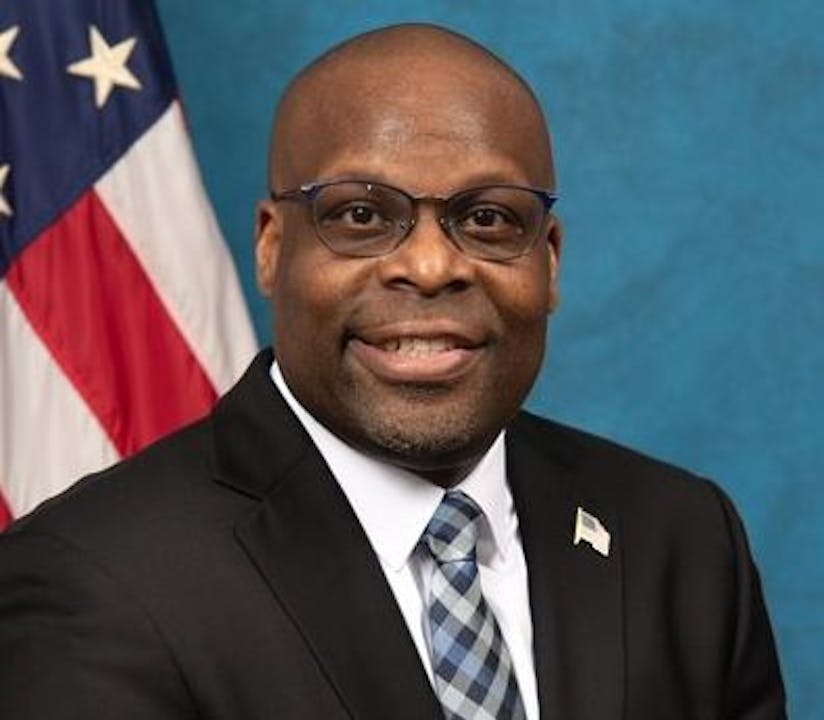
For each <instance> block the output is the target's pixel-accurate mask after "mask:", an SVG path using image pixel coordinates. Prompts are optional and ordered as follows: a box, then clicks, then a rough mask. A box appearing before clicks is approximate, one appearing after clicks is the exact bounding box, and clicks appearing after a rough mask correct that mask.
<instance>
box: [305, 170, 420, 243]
mask: <svg viewBox="0 0 824 720" xmlns="http://www.w3.org/2000/svg"><path fill="white" fill-rule="evenodd" d="M313 212H314V216H315V224H316V226H317V229H318V233H319V234H320V236H321V238H322V239H323V241H324V242H325V243H326V245H327V246H328V247H329V249H330V250H332V251H333V252H337V253H340V254H342V255H350V256H353V257H370V256H374V255H381V254H383V253H386V252H390V251H391V250H392V249H393V248H394V246H395V244H396V243H397V242H398V240H399V239H400V238H401V237H402V236H403V235H404V233H405V229H406V227H408V223H409V222H410V220H411V218H412V212H413V211H412V203H411V201H410V200H409V198H408V197H406V195H404V194H403V193H402V192H400V191H399V190H396V189H394V188H391V187H387V186H385V185H379V184H375V183H365V182H350V181H345V182H337V183H330V184H328V185H324V186H323V187H322V188H320V190H319V191H318V193H317V194H316V195H315V198H314V201H313Z"/></svg>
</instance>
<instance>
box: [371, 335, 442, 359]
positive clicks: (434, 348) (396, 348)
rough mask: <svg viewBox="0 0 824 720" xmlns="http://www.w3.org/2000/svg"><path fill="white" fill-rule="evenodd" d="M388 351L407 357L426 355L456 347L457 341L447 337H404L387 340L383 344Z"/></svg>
mask: <svg viewBox="0 0 824 720" xmlns="http://www.w3.org/2000/svg"><path fill="white" fill-rule="evenodd" d="M382 347H383V349H384V350H386V351H387V352H395V353H398V354H399V355H406V356H407V357H426V356H427V355H434V354H435V353H440V352H446V351H447V350H452V349H454V348H455V343H454V342H452V341H451V340H447V339H446V338H414V337H403V338H395V339H393V340H387V341H386V342H385V343H384V344H383V346H382Z"/></svg>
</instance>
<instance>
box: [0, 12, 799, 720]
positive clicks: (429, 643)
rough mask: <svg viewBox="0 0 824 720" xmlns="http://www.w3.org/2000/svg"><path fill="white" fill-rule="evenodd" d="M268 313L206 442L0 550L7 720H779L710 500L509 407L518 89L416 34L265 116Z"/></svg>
mask: <svg viewBox="0 0 824 720" xmlns="http://www.w3.org/2000/svg"><path fill="white" fill-rule="evenodd" d="M270 183H271V187H272V196H271V198H270V199H268V200H266V201H264V202H263V203H261V205H260V207H259V211H258V229H257V242H256V258H257V269H258V281H259V284H260V287H261V288H262V290H263V292H264V293H265V294H266V295H267V296H269V297H270V298H271V301H272V307H273V313H274V317H275V320H276V322H277V342H276V347H275V353H274V356H273V355H272V354H271V353H269V352H264V353H262V354H261V355H260V356H259V357H258V358H257V359H256V360H255V361H254V363H253V364H252V366H251V367H250V368H249V370H248V372H247V374H246V376H245V377H244V378H243V379H242V380H241V381H240V382H239V383H238V385H237V386H236V387H235V388H234V389H233V390H232V391H230V393H229V394H228V395H227V396H225V397H224V398H223V399H222V400H221V401H220V402H219V404H218V406H217V408H216V409H215V411H214V412H213V414H212V415H211V416H210V417H209V418H207V419H205V420H204V421H202V422H200V423H197V424H195V425H194V426H192V427H190V428H188V429H186V430H184V431H183V432H181V433H179V434H177V435H175V436H173V437H171V438H168V439H166V440H164V441H162V442H160V443H159V444H157V445H156V446H154V447H152V448H150V449H148V450H147V451H145V452H143V453H141V454H139V455H137V456H136V457H134V458H132V459H131V460H129V461H127V462H125V463H122V464H121V465H119V466H116V467H115V468H112V469H110V470H108V471H105V472H103V473H101V474H100V475H98V476H96V477H92V478H88V479H86V480H84V481H83V482H81V483H80V484H78V485H77V486H75V488H74V489H73V490H71V491H70V492H69V493H68V494H67V495H66V496H64V497H62V498H60V499H58V500H56V501H54V502H52V503H49V504H47V505H46V506H45V507H43V508H41V509H40V510H39V511H37V512H36V513H35V514H34V515H33V516H31V517H29V518H28V519H25V520H23V521H22V522H20V523H18V524H17V526H16V527H15V528H14V529H13V531H12V532H11V533H10V534H8V535H7V536H6V537H4V538H3V539H2V543H0V623H1V624H0V651H2V657H3V658H4V662H3V665H2V668H0V715H2V716H3V717H7V716H8V717H15V718H80V717H83V718H86V717H106V718H109V717H111V718H141V719H146V718H200V717H203V718H207V717H208V718H232V719H233V720H239V719H243V718H301V719H302V720H305V719H309V718H324V720H328V719H333V718H346V717H348V718H376V719H377V718H381V719H384V718H393V719H398V718H400V719H403V718H408V719H409V720H413V719H414V720H419V719H421V718H437V717H447V718H470V717H477V718H490V717H497V718H524V717H526V718H529V720H536V719H537V718H538V717H539V716H540V717H543V718H556V719H559V720H560V719H563V720H569V719H576V720H577V719H580V720H583V719H588V720H596V719H597V720H603V719H605V718H615V719H618V718H654V719H659V718H667V719H671V718H694V719H698V718H702V719H704V718H706V719H709V718H738V719H742V720H743V719H745V718H746V719H747V720H767V719H773V718H782V717H784V709H783V708H784V695H783V689H782V684H781V679H780V675H779V669H778V664H777V660H776V657H775V651H774V647H773V640H772V636H771V632H770V628H769V623H768V620H767V616H766V612H765V609H764V605H763V602H762V599H761V592H760V588H759V581H758V577H757V573H756V570H755V568H754V566H753V563H752V559H751V557H750V554H749V551H748V549H747V545H746V540H745V536H744V532H743V529H742V527H741V524H740V521H739V519H738V517H737V515H736V513H735V511H734V509H733V508H732V506H731V504H730V502H729V501H728V500H727V499H726V498H725V497H724V495H723V494H722V493H721V492H720V491H719V490H718V489H717V488H716V487H715V486H713V485H711V484H710V483H708V482H706V481H703V480H699V479H697V478H694V477H691V476H689V475H688V474H686V473H684V472H682V471H679V470H677V469H674V468H671V467H668V466H665V465H663V464H660V463H657V462H655V461H652V460H649V459H647V458H644V457H641V456H639V455H637V454H635V453H633V452H631V451H629V450H625V449H621V448H618V447H616V446H614V445H612V444H610V443H607V442H605V441H602V440H599V439H596V438H593V437H591V436H588V435H585V434H583V433H581V432H578V431H575V430H572V429H569V428H565V427H562V426H560V425H557V424H555V423H552V422H549V421H546V420H542V419H539V418H536V417H534V416H531V415H528V414H526V413H523V412H520V411H519V410H518V408H519V406H520V404H521V402H522V401H523V399H524V397H525V395H526V394H527V392H528V390H529V388H530V386H531V385H532V383H533V381H534V378H535V376H536V373H537V372H538V368H539V366H540V363H541V360H542V355H543V349H544V345H545V334H546V320H547V316H548V314H549V313H551V312H552V311H553V310H554V309H555V307H556V305H557V302H558V288H557V283H558V268H559V253H560V249H561V229H560V225H559V223H558V221H557V219H556V218H555V217H554V216H553V215H552V214H551V212H550V208H551V206H552V203H553V201H554V195H553V192H554V185H555V180H554V171H553V166H552V159H551V151H550V142H549V136H548V133H547V130H546V127H545V123H544V119H543V116H542V113H541V111H540V109H539V107H538V105H537V103H536V101H535V99H534V97H533V96H532V93H531V92H530V91H529V89H528V88H527V86H526V85H525V84H524V83H523V81H522V80H521V79H520V78H518V77H517V76H516V75H515V74H514V73H513V71H512V70H510V69H509V68H508V67H506V66H505V65H504V64H503V63H502V62H501V61H500V60H498V59H497V58H495V57H493V56H492V55H490V54H489V53H488V52H487V51H485V50H484V49H482V48H480V47H478V46H477V45H475V44H474V43H472V42H470V41H468V40H466V39H465V38H462V37H459V36H456V35H454V34H452V33H449V32H447V31H444V30H441V29H438V28H433V27H429V26H399V27H394V28H388V29H384V30H380V31H377V32H374V33H371V34H367V35H364V36H360V37H358V38H355V39H353V40H350V41H349V42H347V43H345V44H344V45H342V46H339V47H337V48H335V49H333V50H332V51H330V52H329V53H327V54H326V55H325V56H323V57H322V58H320V59H319V60H317V61H316V62H315V63H313V64H312V65H311V66H310V67H309V68H307V69H306V70H304V71H303V72H302V73H301V74H300V75H299V76H298V78H297V79H296V80H295V81H294V82H293V83H292V85H291V86H290V87H289V89H288V90H287V92H286V94H285V96H284V98H283V100H282V102H281V104H280V106H279V109H278V113H277V116H276V121H275V126H274V133H273V149H272V153H271V163H270Z"/></svg>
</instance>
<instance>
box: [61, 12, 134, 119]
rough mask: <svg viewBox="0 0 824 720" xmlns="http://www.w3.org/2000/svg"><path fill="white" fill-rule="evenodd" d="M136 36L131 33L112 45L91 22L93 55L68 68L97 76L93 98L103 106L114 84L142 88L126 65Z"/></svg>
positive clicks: (82, 75)
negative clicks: (130, 35)
mask: <svg viewBox="0 0 824 720" xmlns="http://www.w3.org/2000/svg"><path fill="white" fill-rule="evenodd" d="M136 43H137V38H135V37H130V38H127V39H126V40H123V41H122V42H119V43H117V45H109V44H108V43H107V42H106V40H105V38H104V37H103V36H102V35H101V34H100V30H98V29H97V27H95V26H94V25H90V26H89V45H90V48H91V53H92V54H91V55H90V56H89V57H87V58H85V59H84V60H80V61H78V62H76V63H72V64H71V65H69V67H68V68H67V69H66V71H67V72H68V73H70V74H72V75H78V76H80V77H87V78H90V79H92V80H94V101H95V105H97V107H98V109H100V108H102V107H103V106H104V105H105V104H106V101H107V100H108V99H109V95H110V94H111V92H112V90H114V88H115V86H118V87H124V88H129V89H130V90H140V89H141V87H142V86H141V84H140V81H139V80H138V79H137V78H136V77H135V76H134V75H133V74H132V72H131V70H129V68H127V67H126V61H127V60H128V59H129V56H130V55H131V54H132V50H134V46H135V44H136Z"/></svg>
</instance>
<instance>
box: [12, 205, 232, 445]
mask: <svg viewBox="0 0 824 720" xmlns="http://www.w3.org/2000/svg"><path fill="white" fill-rule="evenodd" d="M6 280H7V282H8V284H9V288H10V290H11V291H12V292H13V293H14V295H15V297H16V299H17V300H18V302H19V303H20V306H21V308H22V310H23V312H24V314H25V315H26V317H27V318H28V320H29V322H30V323H31V325H32V327H34V329H35V331H36V332H37V334H38V335H39V336H40V337H41V338H42V340H43V342H44V343H45V344H46V346H47V347H48V348H49V351H50V352H51V354H52V355H53V357H54V359H55V360H56V362H57V363H58V364H59V365H60V367H61V368H62V370H63V372H64V373H65V374H66V375H67V377H68V378H69V379H70V380H71V382H72V383H73V384H74V386H75V387H76V388H77V390H78V392H79V393H80V395H81V396H82V397H83V398H84V400H85V401H86V403H87V404H88V405H89V407H90V408H91V410H92V412H93V413H94V414H95V415H96V416H97V418H98V420H99V421H100V423H101V425H102V426H103V428H105V430H106V432H107V434H108V435H109V437H110V438H111V440H112V442H113V444H114V446H115V447H116V448H117V451H118V452H119V453H120V454H122V455H126V454H129V453H131V452H134V451H135V450H137V449H139V448H140V447H142V446H143V445H145V444H147V443H149V442H151V441H153V440H155V439H156V438H158V437H159V436H161V435H163V434H165V433H167V432H170V431H171V430H173V429H175V428H177V427H179V426H181V425H182V424H184V423H185V422H187V421H189V420H191V419H192V418H194V417H197V416H198V415H202V414H204V413H206V412H207V411H208V409H209V408H210V407H211V405H212V403H213V402H214V399H215V397H216V392H215V389H214V387H213V386H212V384H211V382H210V381H209V379H208V378H207V377H206V375H205V373H204V372H203V369H202V368H201V367H200V365H199V364H198V362H197V360H196V358H195V357H194V355H193V354H192V352H191V350H190V349H189V347H188V345H187V343H186V342H185V340H184V339H183V338H182V336H181V334H180V332H179V331H178V329H177V328H176V327H175V324H174V322H173V321H172V320H171V319H170V318H169V315H168V314H167V312H166V310H165V309H164V307H163V305H162V303H161V301H160V300H159V299H158V297H157V295H156V294H155V291H154V288H153V286H152V282H151V281H150V279H149V278H148V277H147V275H146V273H145V272H144V270H143V268H142V267H141V266H140V263H139V262H138V261H137V259H136V258H135V256H134V254H133V253H132V251H131V249H130V248H129V246H128V244H127V243H126V242H125V241H124V239H123V237H122V235H121V233H120V231H119V229H118V228H117V226H116V224H115V223H114V221H113V219H112V217H111V216H110V215H109V213H108V211H107V210H106V208H105V207H104V206H103V204H102V203H101V202H100V200H99V199H98V197H97V195H96V194H95V193H94V192H93V191H89V192H87V193H86V194H85V195H83V196H82V197H81V198H80V199H79V200H78V201H77V202H76V203H75V204H74V205H73V206H72V207H71V208H70V209H69V210H68V211H67V212H66V213H65V214H64V215H63V217H61V219H60V220H59V221H58V222H56V223H55V224H53V225H52V226H51V227H49V228H48V229H47V230H46V231H45V232H44V233H42V234H41V236H40V237H39V238H37V240H36V241H35V242H33V243H32V244H31V245H30V246H29V247H28V248H27V249H26V251H25V252H24V253H23V254H22V255H20V256H19V257H18V259H17V260H16V261H15V262H14V263H13V264H12V265H11V267H10V268H9V272H8V275H7V277H6ZM78 318H82V319H83V323H82V324H81V323H78V322H77V320H78Z"/></svg>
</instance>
